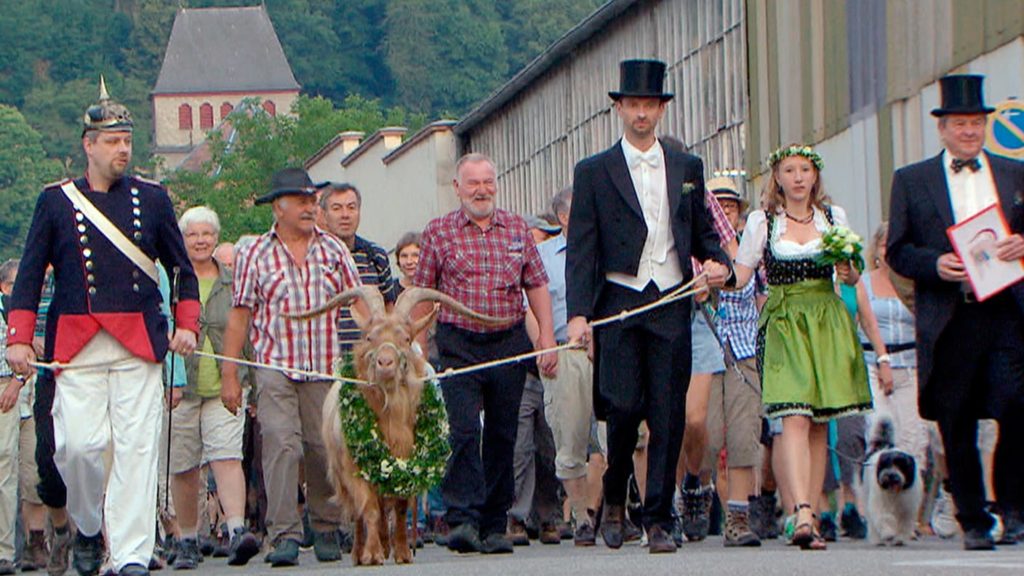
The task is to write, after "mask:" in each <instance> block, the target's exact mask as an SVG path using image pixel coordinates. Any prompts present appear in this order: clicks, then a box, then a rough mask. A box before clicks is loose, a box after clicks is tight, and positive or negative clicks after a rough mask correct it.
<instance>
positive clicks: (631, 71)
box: [608, 60, 673, 102]
mask: <svg viewBox="0 0 1024 576" xmlns="http://www.w3.org/2000/svg"><path fill="white" fill-rule="evenodd" d="M608 95H609V96H611V98H612V100H618V99H620V98H625V97H627V96H633V97H637V98H658V99H660V100H661V101H663V102H664V101H667V100H671V99H672V96H673V94H670V93H667V92H665V63H664V62H662V61H660V60H623V61H622V62H620V63H619V90H618V91H617V92H609V93H608Z"/></svg>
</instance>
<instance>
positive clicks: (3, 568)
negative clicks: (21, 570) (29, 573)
mask: <svg viewBox="0 0 1024 576" xmlns="http://www.w3.org/2000/svg"><path fill="white" fill-rule="evenodd" d="M15 572H17V569H16V568H15V567H14V562H11V561H10V560H8V559H7V558H0V576H6V575H7V574H14V573H15Z"/></svg>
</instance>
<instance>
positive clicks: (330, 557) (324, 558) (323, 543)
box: [313, 530, 341, 562]
mask: <svg viewBox="0 0 1024 576" xmlns="http://www.w3.org/2000/svg"><path fill="white" fill-rule="evenodd" d="M313 553H314V554H316V560H317V562H337V561H338V560H341V545H340V544H339V543H338V531H337V530H328V531H327V532H316V533H314V534H313Z"/></svg>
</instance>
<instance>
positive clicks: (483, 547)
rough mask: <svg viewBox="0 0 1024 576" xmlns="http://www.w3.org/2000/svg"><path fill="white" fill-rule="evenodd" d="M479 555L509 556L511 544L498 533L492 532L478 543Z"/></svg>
mask: <svg viewBox="0 0 1024 576" xmlns="http://www.w3.org/2000/svg"><path fill="white" fill-rule="evenodd" d="M480 553H481V554H511V553H512V542H511V541H509V539H508V538H506V537H505V535H504V534H502V533H500V532H492V533H491V534H488V535H487V537H486V538H484V539H483V541H482V542H481V543H480Z"/></svg>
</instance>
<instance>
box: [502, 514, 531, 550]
mask: <svg viewBox="0 0 1024 576" xmlns="http://www.w3.org/2000/svg"><path fill="white" fill-rule="evenodd" d="M507 537H508V540H509V542H511V543H512V545H513V546H529V545H530V536H529V535H528V534H527V533H526V524H524V523H523V521H522V520H519V519H518V518H513V517H511V516H509V518H508V534H507Z"/></svg>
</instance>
